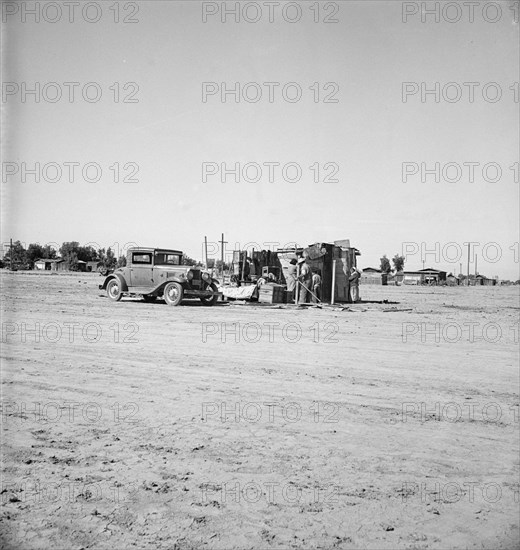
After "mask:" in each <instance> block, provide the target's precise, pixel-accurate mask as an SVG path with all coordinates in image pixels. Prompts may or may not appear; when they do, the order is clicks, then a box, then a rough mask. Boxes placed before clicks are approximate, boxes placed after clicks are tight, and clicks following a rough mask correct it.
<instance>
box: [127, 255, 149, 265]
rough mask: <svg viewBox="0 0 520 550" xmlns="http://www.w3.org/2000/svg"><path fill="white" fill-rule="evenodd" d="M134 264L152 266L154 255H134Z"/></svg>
mask: <svg viewBox="0 0 520 550" xmlns="http://www.w3.org/2000/svg"><path fill="white" fill-rule="evenodd" d="M132 263H133V264H142V265H150V264H151V263H152V255H151V254H142V253H136V254H132Z"/></svg>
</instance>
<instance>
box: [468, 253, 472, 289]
mask: <svg viewBox="0 0 520 550" xmlns="http://www.w3.org/2000/svg"><path fill="white" fill-rule="evenodd" d="M470 246H471V245H470V243H468V286H469V247H470Z"/></svg>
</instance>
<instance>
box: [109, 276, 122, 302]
mask: <svg viewBox="0 0 520 550" xmlns="http://www.w3.org/2000/svg"><path fill="white" fill-rule="evenodd" d="M107 296H108V298H109V299H110V300H112V301H113V302H119V300H121V298H122V297H123V293H122V292H121V283H120V282H119V280H118V279H111V280H110V281H108V283H107Z"/></svg>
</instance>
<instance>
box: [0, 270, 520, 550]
mask: <svg viewBox="0 0 520 550" xmlns="http://www.w3.org/2000/svg"><path fill="white" fill-rule="evenodd" d="M2 277H3V291H4V297H3V316H2V323H3V324H2V339H3V342H4V343H3V344H2V395H1V401H2V443H3V451H2V454H3V456H2V458H3V481H2V490H1V491H2V492H1V494H2V516H1V524H0V529H1V532H2V541H3V545H4V547H5V548H31V549H32V548H54V549H59V548H60V549H61V548H73V549H79V548H102V549H103V548H110V549H117V548H131V547H139V548H174V549H189V548H215V549H224V548H255V549H260V548H280V549H281V548H371V549H380V548H439V549H440V548H443V549H444V548H461V549H462V548H490V549H491V548H504V549H513V548H518V547H519V540H520V539H519V492H518V491H519V429H518V428H519V425H518V389H519V368H518V366H519V354H518V351H519V346H518V321H519V311H520V309H519V296H518V292H519V288H518V287H503V288H500V287H498V288H495V287H492V288H483V287H481V288H469V289H468V288H415V287H375V286H374V287H371V286H364V287H362V288H361V296H362V298H363V299H364V300H365V302H363V303H360V304H355V305H352V306H351V307H350V308H349V309H345V310H335V309H332V308H323V309H317V308H313V309H295V308H290V309H287V308H279V307H261V306H260V307H259V306H256V307H254V306H249V305H248V306H244V305H217V306H215V307H213V308H209V307H203V306H202V305H200V304H198V303H197V302H193V303H191V304H186V305H183V306H181V307H177V308H172V307H168V306H166V305H165V304H164V303H163V302H157V303H155V304H146V303H144V302H142V301H139V300H123V301H122V302H119V303H112V302H109V300H108V299H107V298H106V297H104V296H103V294H102V293H101V292H100V291H99V290H98V288H97V285H98V284H99V283H100V282H101V280H102V278H101V277H98V276H96V275H89V274H83V275H54V276H53V275H47V274H45V275H43V274H41V275H34V274H20V273H14V274H9V273H4V274H3V276H2ZM384 299H386V300H388V301H389V302H397V303H375V302H377V301H381V300H384ZM388 310H390V311H388ZM403 310H404V311H403ZM233 323H236V325H233ZM248 323H250V324H248ZM255 323H256V324H255ZM468 323H474V324H473V325H471V327H472V328H473V332H472V333H471V332H470V328H471V327H470V325H468ZM234 329H237V332H236V336H235V333H234ZM31 330H32V332H31ZM296 340H298V341H296Z"/></svg>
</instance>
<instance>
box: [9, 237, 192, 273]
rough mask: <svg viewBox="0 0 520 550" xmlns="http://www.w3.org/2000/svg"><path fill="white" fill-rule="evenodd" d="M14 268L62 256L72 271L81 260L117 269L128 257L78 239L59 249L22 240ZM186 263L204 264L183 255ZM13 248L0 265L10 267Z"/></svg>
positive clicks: (16, 245)
mask: <svg viewBox="0 0 520 550" xmlns="http://www.w3.org/2000/svg"><path fill="white" fill-rule="evenodd" d="M12 257H13V262H12V264H13V268H14V269H34V264H35V263H36V262H37V261H38V260H54V259H56V258H58V257H60V258H61V259H62V260H64V261H65V262H66V263H67V267H68V269H69V270H71V271H79V262H80V261H82V262H97V266H98V269H100V270H101V271H106V270H112V269H117V268H118V267H124V266H125V265H126V257H125V256H123V255H121V256H119V257H118V258H116V255H115V253H114V251H113V250H112V249H111V248H110V247H108V248H106V249H105V248H98V249H97V250H96V249H95V248H94V247H92V246H80V244H79V242H77V241H67V242H64V243H63V244H62V245H61V246H60V248H59V250H56V249H54V248H53V247H52V246H49V245H45V246H42V245H40V244H37V243H31V244H30V245H29V246H28V247H27V249H25V248H24V246H23V244H22V243H21V242H20V241H16V242H13V247H12ZM183 264H184V265H198V266H200V265H202V264H201V263H200V262H198V261H197V260H194V259H193V258H190V257H189V256H187V255H184V256H183ZM10 265H11V248H9V249H8V250H7V251H6V252H5V254H4V257H3V258H2V259H1V260H0V267H10Z"/></svg>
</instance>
